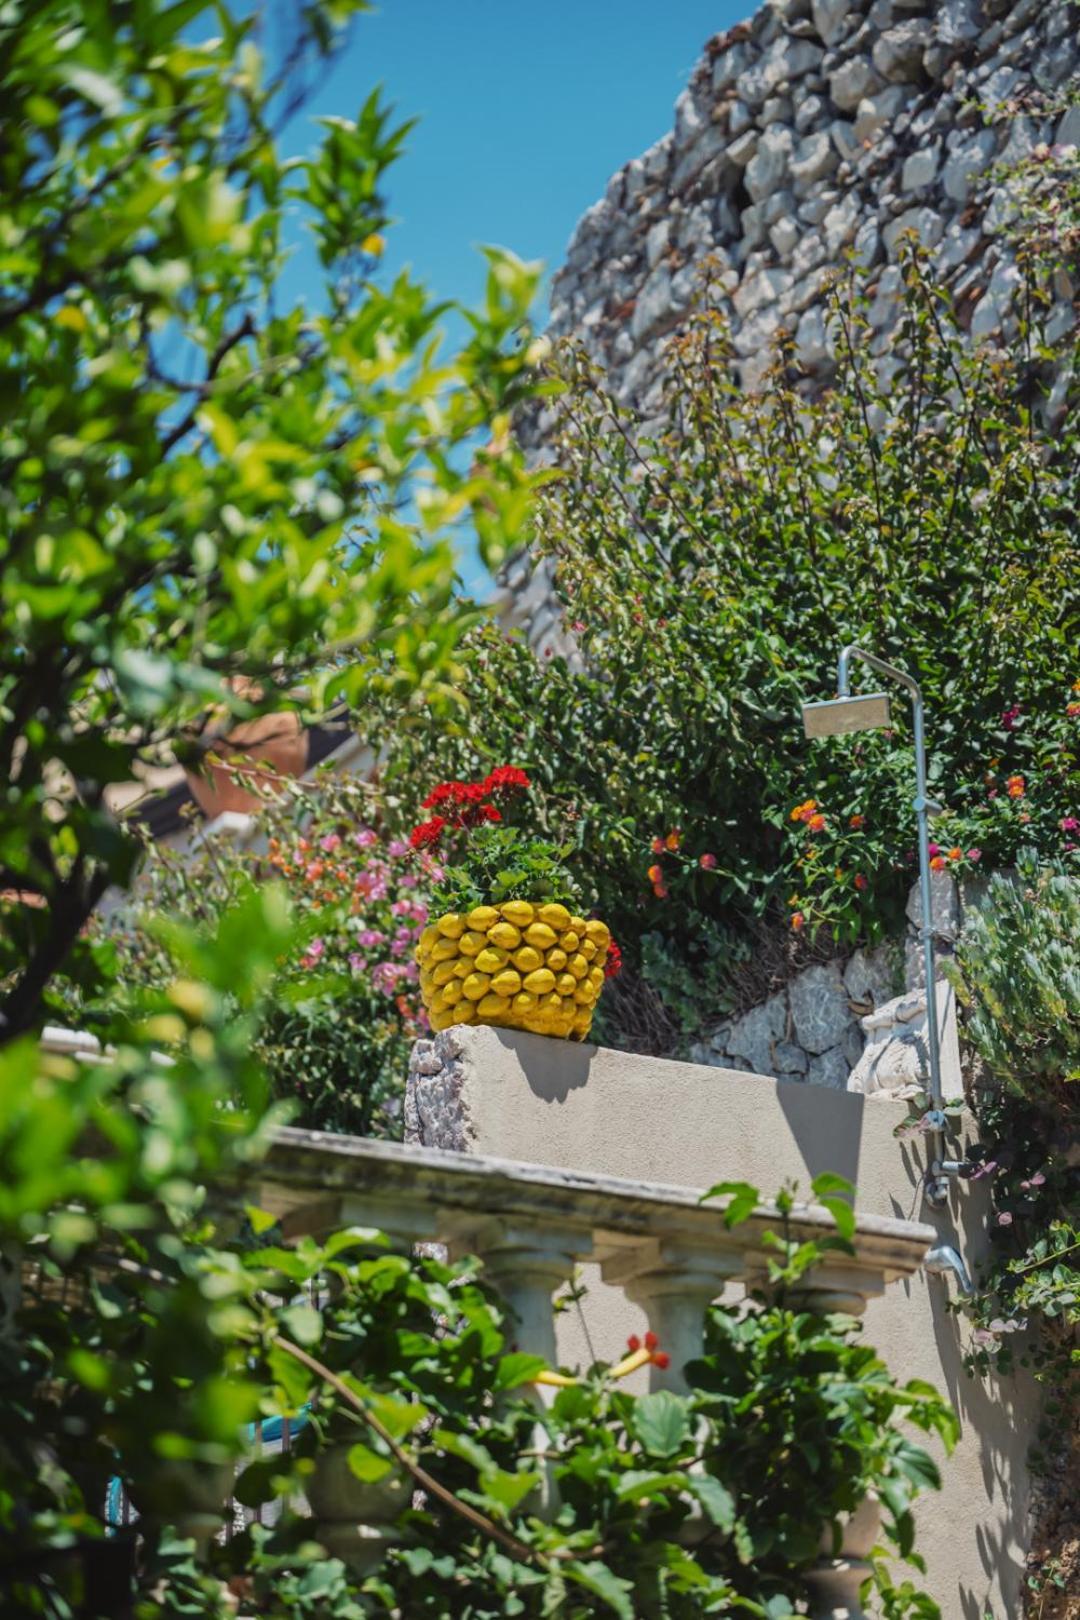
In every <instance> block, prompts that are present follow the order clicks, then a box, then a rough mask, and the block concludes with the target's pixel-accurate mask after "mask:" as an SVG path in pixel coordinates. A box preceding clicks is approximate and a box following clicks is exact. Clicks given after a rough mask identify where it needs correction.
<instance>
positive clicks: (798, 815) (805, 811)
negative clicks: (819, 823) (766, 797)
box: [791, 799, 817, 821]
mask: <svg viewBox="0 0 1080 1620" xmlns="http://www.w3.org/2000/svg"><path fill="white" fill-rule="evenodd" d="M816 809H817V800H816V799H804V800H803V802H802V804H797V805H796V806H795V808H794V810H793V811H792V812H791V819H792V821H809V819H810V817H811V816H812V815H813V813H814V811H815V810H816Z"/></svg>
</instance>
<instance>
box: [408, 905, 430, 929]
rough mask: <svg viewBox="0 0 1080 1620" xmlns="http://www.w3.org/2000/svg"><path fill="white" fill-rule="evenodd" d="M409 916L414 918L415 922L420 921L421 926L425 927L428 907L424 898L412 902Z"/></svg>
mask: <svg viewBox="0 0 1080 1620" xmlns="http://www.w3.org/2000/svg"><path fill="white" fill-rule="evenodd" d="M409 916H410V917H411V918H412V920H413V922H414V923H419V924H420V927H421V928H423V926H424V924H425V923H426V922H427V920H428V916H429V913H428V908H427V906H425V904H424V902H423V901H422V900H414V901H413V903H412V909H411V910H410V912H409Z"/></svg>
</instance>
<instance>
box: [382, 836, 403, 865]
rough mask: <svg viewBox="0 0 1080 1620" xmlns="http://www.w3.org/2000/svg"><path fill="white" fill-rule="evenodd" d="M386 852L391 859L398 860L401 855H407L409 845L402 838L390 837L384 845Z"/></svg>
mask: <svg viewBox="0 0 1080 1620" xmlns="http://www.w3.org/2000/svg"><path fill="white" fill-rule="evenodd" d="M386 853H387V854H388V855H389V856H390V858H391V860H395V861H399V860H400V859H401V857H402V856H403V855H408V853H409V846H408V844H407V843H406V841H405V839H404V838H391V840H390V842H389V843H388V844H387V846H386Z"/></svg>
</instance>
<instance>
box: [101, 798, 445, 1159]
mask: <svg viewBox="0 0 1080 1620" xmlns="http://www.w3.org/2000/svg"><path fill="white" fill-rule="evenodd" d="M381 821H382V815H381V811H380V808H379V800H378V795H377V794H376V793H375V792H374V791H373V790H372V789H371V788H370V787H369V786H368V785H367V784H366V783H364V782H363V781H361V780H360V779H359V778H358V777H355V776H350V775H347V774H345V773H338V772H335V771H333V770H323V771H320V772H319V773H318V774H317V776H316V777H315V779H314V780H313V781H311V782H298V783H289V784H287V785H286V787H285V789H284V791H283V793H282V796H281V797H280V798H278V799H276V800H270V801H268V802H267V803H266V804H265V805H264V806H263V808H262V810H261V811H260V813H259V816H258V819H257V823H256V826H255V829H254V831H253V833H252V834H250V835H249V836H248V837H246V838H245V839H244V841H243V842H237V841H235V840H234V839H233V838H231V837H229V836H214V835H211V836H210V837H208V838H206V839H204V840H203V841H202V843H200V844H198V845H196V846H195V847H194V848H192V849H190V850H183V851H175V850H171V849H169V848H167V847H163V846H155V845H151V846H150V847H149V848H148V849H147V854H146V858H145V861H144V863H143V866H142V868H141V870H140V873H139V876H138V880H137V882H136V885H135V888H134V890H133V894H132V896H131V897H130V898H129V900H128V901H127V902H126V903H125V904H124V905H123V907H121V908H119V909H117V910H116V911H114V912H113V913H111V914H110V915H109V916H108V917H106V918H103V919H95V920H94V922H93V923H92V924H91V934H92V937H93V938H94V939H95V940H98V941H103V940H107V941H109V942H110V943H111V945H112V947H113V949H114V951H115V953H116V962H115V966H116V973H117V977H116V981H115V983H114V984H113V987H112V990H111V992H110V994H109V995H108V996H107V997H106V998H104V999H103V1000H98V1001H96V1002H95V1001H88V1000H85V999H84V1000H81V1001H75V1002H74V1003H73V1004H72V1007H71V1012H70V1016H71V1017H72V1018H73V1019H75V1020H76V1021H78V1022H80V1023H81V1024H83V1025H90V1026H95V1025H96V1026H100V1027H102V1028H104V1029H105V1030H107V1029H108V1027H109V1023H110V1020H111V1019H113V1018H114V1017H115V1016H116V1015H117V1013H121V1014H123V1013H125V1012H127V1013H129V1014H130V1013H131V1012H132V1011H133V1010H135V1009H137V1008H138V1007H139V1005H140V1004H141V1002H142V1001H143V1000H144V998H145V996H146V993H147V992H148V991H153V990H156V989H160V988H162V987H163V986H165V985H167V984H168V983H169V982H170V981H171V979H172V978H173V976H174V975H175V972H176V965H175V962H174V959H173V955H172V952H171V949H170V936H169V933H168V930H167V929H166V930H163V929H162V919H163V918H168V917H170V916H172V917H175V916H181V917H190V918H193V919H197V920H198V921H200V922H201V923H202V925H203V926H204V927H214V926H215V925H216V924H217V923H218V922H219V921H220V919H221V918H222V917H223V916H224V915H225V913H226V912H227V911H228V910H229V908H230V907H232V906H234V905H236V904H237V902H238V901H239V900H241V899H242V898H243V896H244V895H245V894H246V893H247V892H248V891H249V889H250V888H251V887H252V886H257V885H259V884H262V883H265V882H266V881H268V880H269V879H276V880H278V881H281V882H283V883H284V884H285V886H286V890H287V893H288V895H289V898H290V901H291V904H292V907H293V910H294V914H295V917H296V919H297V925H298V928H299V929H300V936H299V942H298V943H297V945H296V946H295V947H294V949H293V950H291V951H290V952H288V953H287V954H284V955H282V957H281V958H280V959H279V960H278V961H277V963H276V964H275V971H274V974H273V978H272V981H271V983H270V984H269V985H268V986H267V992H266V995H265V996H264V997H263V999H262V1002H261V1005H260V1011H259V1017H258V1025H257V1032H256V1036H255V1050H256V1053H257V1055H258V1057H259V1059H260V1060H261V1062H262V1063H263V1064H264V1066H265V1071H266V1075H267V1078H268V1081H269V1084H270V1087H271V1091H272V1093H273V1095H274V1096H275V1097H278V1098H280V1099H282V1100H283V1101H287V1102H288V1103H289V1104H290V1107H291V1117H292V1119H293V1122H294V1123H295V1124H298V1125H305V1126H309V1127H310V1128H312V1129H314V1130H336V1131H346V1132H350V1133H352V1134H354V1135H359V1136H390V1137H394V1138H397V1137H398V1136H400V1132H401V1102H402V1097H403V1095H404V1087H405V1075H406V1072H407V1069H408V1060H409V1049H410V1046H411V1044H412V1042H413V1040H414V1039H415V1038H416V1036H417V1035H418V1034H420V1033H422V1032H423V1031H424V1030H425V1029H426V1028H427V1023H426V1019H425V1017H424V1014H423V1011H422V1009H421V1007H420V1000H419V995H418V989H417V978H418V974H417V968H416V963H415V961H414V952H415V948H416V942H417V940H418V939H419V936H420V931H421V929H422V928H423V926H424V924H425V923H426V921H427V916H428V907H427V891H428V889H429V888H430V885H431V877H430V874H431V872H432V869H433V865H432V862H431V860H430V858H429V857H428V856H427V855H423V854H417V853H415V852H414V851H412V850H410V848H409V846H408V844H407V843H406V842H405V841H404V840H403V839H394V838H391V837H389V835H388V834H387V833H386V831H385V827H384V826H382V825H381Z"/></svg>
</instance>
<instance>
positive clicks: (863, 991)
mask: <svg viewBox="0 0 1080 1620" xmlns="http://www.w3.org/2000/svg"><path fill="white" fill-rule="evenodd" d="M899 957H900V952H899V951H898V949H897V947H896V945H895V944H892V943H890V944H886V945H882V946H879V947H878V948H877V949H876V950H873V951H863V950H859V951H856V952H855V953H854V954H853V955H852V956H848V957H838V958H837V959H836V960H835V961H833V962H815V963H814V964H813V965H812V966H810V967H808V968H804V969H803V971H802V972H801V973H799V974H797V975H796V976H795V978H794V979H792V981H791V983H790V984H788V985H786V986H785V987H784V989H783V990H781V991H779V992H778V993H777V994H776V995H774V996H770V997H769V999H768V1001H765V1002H762V1003H761V1005H760V1006H757V1007H751V1009H750V1011H749V1012H746V1013H743V1014H742V1016H741V1017H739V1018H734V1019H728V1020H727V1021H726V1022H725V1023H723V1024H721V1025H719V1027H718V1028H716V1029H715V1030H713V1031H712V1033H711V1034H710V1035H709V1037H708V1038H707V1039H706V1040H703V1041H699V1042H698V1043H697V1044H696V1045H695V1046H693V1047H691V1049H690V1059H691V1061H692V1062H694V1063H706V1064H709V1065H711V1066H712V1067H714V1068H719V1069H746V1070H748V1071H752V1072H753V1073H754V1074H769V1075H772V1076H773V1077H774V1078H775V1079H777V1080H797V1081H805V1082H807V1083H808V1084H810V1085H814V1086H831V1087H833V1088H834V1089H835V1090H838V1091H842V1090H843V1089H844V1087H845V1086H846V1085H847V1079H848V1075H849V1074H850V1072H851V1070H852V1069H853V1068H854V1067H855V1065H856V1063H857V1062H858V1061H859V1058H860V1056H861V1055H862V1050H863V1030H862V1025H861V1019H862V1018H863V1016H864V1015H865V1014H868V1013H870V1012H872V1010H873V1009H874V1007H876V1006H878V1005H879V1004H880V1003H881V1002H884V1001H887V1000H888V998H889V997H890V996H891V995H892V994H893V992H894V990H895V989H896V979H897V977H898V972H899Z"/></svg>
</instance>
